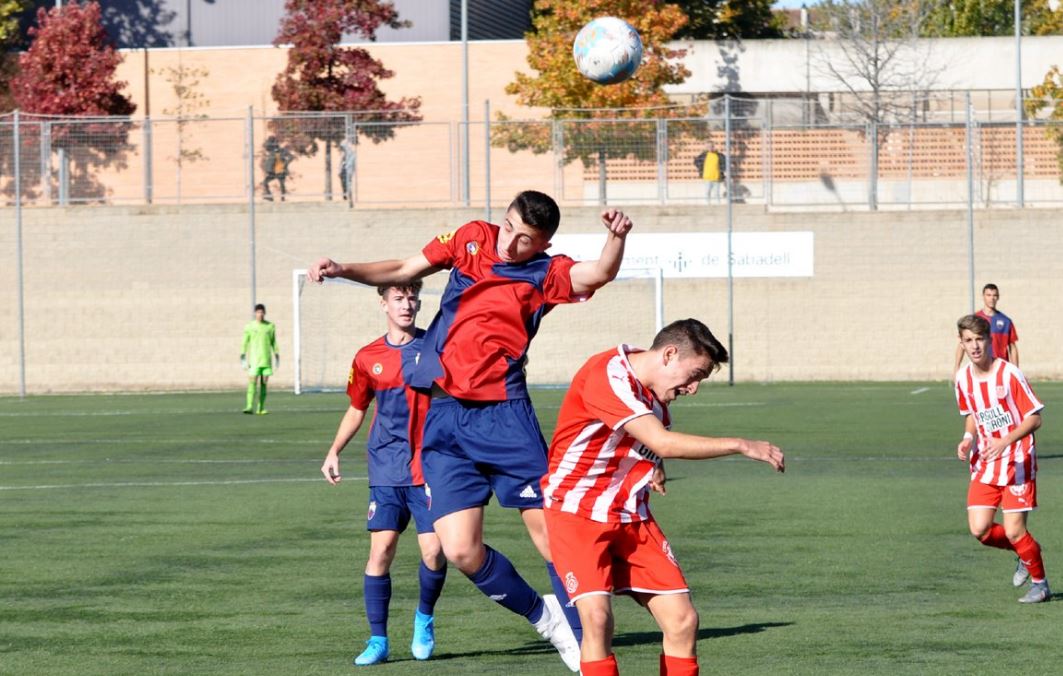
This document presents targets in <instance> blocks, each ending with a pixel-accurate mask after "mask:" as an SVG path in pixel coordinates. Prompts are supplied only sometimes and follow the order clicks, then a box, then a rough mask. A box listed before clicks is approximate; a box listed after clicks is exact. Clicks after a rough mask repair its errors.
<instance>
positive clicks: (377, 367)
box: [373, 362, 384, 376]
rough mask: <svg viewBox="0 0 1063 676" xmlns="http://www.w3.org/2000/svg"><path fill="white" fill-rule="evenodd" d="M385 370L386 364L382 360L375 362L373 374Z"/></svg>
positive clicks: (376, 374) (375, 374)
mask: <svg viewBox="0 0 1063 676" xmlns="http://www.w3.org/2000/svg"><path fill="white" fill-rule="evenodd" d="M383 372H384V365H383V364H381V363H380V362H377V363H375V364H373V375H374V376H378V375H380V374H381V373H383Z"/></svg>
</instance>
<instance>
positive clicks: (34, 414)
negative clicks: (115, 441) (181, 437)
mask: <svg viewBox="0 0 1063 676" xmlns="http://www.w3.org/2000/svg"><path fill="white" fill-rule="evenodd" d="M280 410H283V412H284V413H343V409H342V408H294V409H280ZM187 414H196V415H208V414H210V415H232V416H234V417H235V416H236V415H237V414H240V411H239V410H237V409H201V408H186V409H179V408H160V409H141V410H114V411H0V418H59V417H66V418H91V417H97V416H104V417H108V416H125V415H163V416H172V415H187Z"/></svg>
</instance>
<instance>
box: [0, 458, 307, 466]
mask: <svg viewBox="0 0 1063 676" xmlns="http://www.w3.org/2000/svg"><path fill="white" fill-rule="evenodd" d="M319 462H321V461H320V460H313V459H309V460H308V459H306V458H301V459H296V460H291V459H287V458H281V459H275V460H269V459H263V458H251V459H246V460H245V459H239V458H237V459H233V460H218V459H213V458H208V459H199V458H184V459H174V460H169V459H165V458H161V459H155V458H117V459H114V460H112V459H110V458H102V459H95V460H4V459H2V458H0V465H291V464H307V465H310V464H315V465H316V464H317V463H319Z"/></svg>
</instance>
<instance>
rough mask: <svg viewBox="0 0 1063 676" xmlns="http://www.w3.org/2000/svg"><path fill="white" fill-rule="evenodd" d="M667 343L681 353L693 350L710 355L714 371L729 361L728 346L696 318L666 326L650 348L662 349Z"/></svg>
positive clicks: (706, 355)
mask: <svg viewBox="0 0 1063 676" xmlns="http://www.w3.org/2000/svg"><path fill="white" fill-rule="evenodd" d="M666 345H675V346H676V347H677V348H679V354H680V355H684V356H685V355H687V354H689V353H691V352H693V353H694V354H696V355H698V356H700V357H708V358H709V359H710V360H711V361H712V370H713V371H716V370H718V369H719V368H720V365H721V364H726V363H727V359H728V356H727V348H725V347H724V346H723V343H721V342H720V341H719V340H717V339H716V336H714V335H712V331H710V330H709V327H707V326H705V325H704V324H702V323H701V322H699V321H698V320H696V319H680V320H678V321H674V322H672V323H671V324H669V325H668V326H666V327H664V328H663V329H661V331H660V332H659V333H658V334H657V335H656V336H655V337H654V339H653V345H651V346H650V349H651V350H660V349H662V348H664V347H665V346H666Z"/></svg>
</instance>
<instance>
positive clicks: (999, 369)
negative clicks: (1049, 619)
mask: <svg viewBox="0 0 1063 676" xmlns="http://www.w3.org/2000/svg"><path fill="white" fill-rule="evenodd" d="M957 328H958V329H959V334H960V345H961V346H962V347H963V351H964V352H965V353H966V354H967V358H968V359H969V360H970V363H969V364H967V365H966V366H964V367H963V368H962V369H960V370H959V371H958V372H957V373H956V401H957V402H958V404H959V407H960V414H961V415H963V416H965V422H964V433H963V440H962V441H960V443H959V445H958V446H957V447H956V454H957V455H958V456H959V458H960V460H963V461H969V462H970V466H971V483H970V485H969V487H968V489H967V522H968V525H969V526H970V529H971V535H973V536H975V537H976V538H978V540H979V542H981V543H982V544H984V545H986V546H988V547H997V548H998V549H1006V550H1009V551H1013V552H1015V554H1016V555H1018V557H1019V563H1018V566H1017V568H1016V570H1015V575H1014V576H1013V578H1012V583H1013V584H1014V585H1015V586H1016V587H1018V586H1021V585H1022V584H1023V583H1024V582H1025V581H1026V579H1027V577H1029V579H1030V581H1031V584H1030V589H1029V590H1028V591H1027V592H1026V594H1025V595H1024V596H1023V597H1022V598H1021V599H1019V602H1020V603H1039V602H1041V601H1047V600H1048V599H1049V598H1050V597H1051V595H1052V592H1051V591H1050V590H1049V588H1048V580H1047V579H1046V578H1045V566H1044V561H1042V559H1041V546H1040V545H1039V544H1038V543H1037V540H1034V538H1033V536H1032V535H1030V533H1029V531H1027V530H1026V520H1027V516H1028V515H1029V513H1030V512H1031V511H1032V510H1034V509H1035V508H1036V507H1037V476H1036V475H1037V453H1036V449H1035V448H1034V435H1033V433H1034V431H1035V430H1037V429H1038V428H1040V427H1041V409H1042V408H1044V405H1043V404H1042V403H1041V402H1040V401H1039V400H1038V399H1037V396H1036V395H1035V394H1034V393H1033V390H1032V389H1031V388H1030V385H1029V383H1027V382H1026V377H1025V376H1023V374H1022V371H1020V370H1019V368H1018V367H1017V366H1015V365H1014V364H1011V363H1009V362H1007V361H1005V360H1003V359H994V358H993V352H992V348H991V345H990V340H991V339H990V327H989V322H987V321H986V320H985V318H984V317H979V316H977V315H967V316H965V317H962V318H961V319H960V320H959V322H958V323H957ZM976 439H977V443H976ZM998 507H999V508H1000V509H1001V510H1002V511H1003V512H1004V524H1003V525H1001V524H999V523H996V522H995V521H994V520H993V518H994V516H995V515H996V512H997V508H998Z"/></svg>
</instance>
